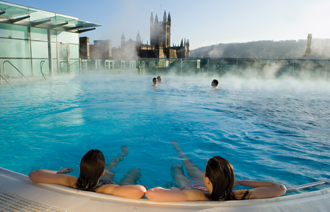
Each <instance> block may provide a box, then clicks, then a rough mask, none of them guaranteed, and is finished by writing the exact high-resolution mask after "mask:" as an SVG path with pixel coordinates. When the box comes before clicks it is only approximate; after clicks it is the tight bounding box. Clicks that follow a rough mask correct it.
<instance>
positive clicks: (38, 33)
mask: <svg viewBox="0 0 330 212" xmlns="http://www.w3.org/2000/svg"><path fill="white" fill-rule="evenodd" d="M31 40H40V41H48V39H47V29H40V28H35V27H31Z"/></svg>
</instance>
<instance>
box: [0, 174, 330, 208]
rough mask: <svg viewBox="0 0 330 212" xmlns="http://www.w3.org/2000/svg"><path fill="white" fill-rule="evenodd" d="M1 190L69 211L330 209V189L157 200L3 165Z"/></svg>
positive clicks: (0, 179)
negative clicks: (39, 178) (48, 179)
mask: <svg viewBox="0 0 330 212" xmlns="http://www.w3.org/2000/svg"><path fill="white" fill-rule="evenodd" d="M0 191H1V192H4V193H9V194H14V195H16V196H19V197H22V198H25V199H28V200H30V201H34V202H37V203H40V204H44V205H48V206H52V207H55V208H59V209H62V210H67V211H132V210H134V211H168V210H173V211H256V212H258V211H266V212H267V211H270V212H273V211H274V212H275V211H299V212H305V211H306V212H307V211H329V210H328V209H329V208H330V188H325V189H322V190H318V191H312V192H305V193H301V194H296V195H289V196H284V197H278V198H272V199H259V200H244V201H226V202H213V201H212V202H211V201H210V202H205V201H200V202H177V203H155V202H151V201H149V200H147V199H140V200H131V199H127V198H122V197H117V196H112V195H105V194H99V193H94V192H86V191H78V190H76V189H72V188H68V187H64V186H58V185H49V184H36V183H32V182H31V181H30V180H29V178H28V176H26V175H22V174H19V173H17V172H13V171H10V170H7V169H4V168H0Z"/></svg>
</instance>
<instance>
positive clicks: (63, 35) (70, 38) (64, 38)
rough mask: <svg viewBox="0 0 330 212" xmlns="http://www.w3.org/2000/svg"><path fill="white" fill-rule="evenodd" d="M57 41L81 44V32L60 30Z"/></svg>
mask: <svg viewBox="0 0 330 212" xmlns="http://www.w3.org/2000/svg"><path fill="white" fill-rule="evenodd" d="M57 42H62V43H72V44H79V34H77V33H70V32H58V35H57Z"/></svg>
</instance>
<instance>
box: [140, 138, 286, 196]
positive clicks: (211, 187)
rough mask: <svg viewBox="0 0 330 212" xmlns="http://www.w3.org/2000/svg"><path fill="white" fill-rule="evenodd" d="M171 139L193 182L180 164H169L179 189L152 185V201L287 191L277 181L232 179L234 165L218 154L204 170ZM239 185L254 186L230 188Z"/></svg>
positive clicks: (265, 194)
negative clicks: (185, 174) (243, 188)
mask: <svg viewBox="0 0 330 212" xmlns="http://www.w3.org/2000/svg"><path fill="white" fill-rule="evenodd" d="M171 142H172V144H173V146H174V147H175V149H176V151H177V153H178V156H179V157H180V158H181V160H182V162H183V164H184V165H185V167H186V169H187V171H188V175H189V176H190V177H191V178H192V179H193V181H192V180H190V179H189V178H188V177H186V176H184V174H183V168H182V166H181V165H180V164H174V165H172V167H171V171H172V177H173V179H174V181H175V182H176V183H177V184H179V186H180V187H181V188H180V189H179V188H171V189H164V188H161V187H157V188H152V189H150V190H148V191H147V193H146V197H147V198H148V199H149V200H151V201H155V202H182V201H211V200H212V201H219V200H244V199H263V198H272V197H278V196H281V195H283V194H285V192H286V188H285V186H283V185H281V184H278V183H273V182H268V181H249V180H241V181H238V180H235V175H234V169H233V166H232V165H231V164H230V163H229V162H228V161H227V160H226V159H224V158H222V157H220V156H215V157H212V158H210V159H209V160H208V161H207V164H206V167H205V172H204V173H203V172H202V171H201V170H200V169H199V168H197V166H196V165H195V164H193V163H192V162H191V160H190V159H189V158H187V157H186V155H185V154H184V152H183V151H182V150H181V149H180V147H179V146H178V144H177V142H176V141H171ZM239 185H245V186H251V187H254V188H253V189H249V190H247V189H245V190H236V191H233V189H234V187H236V186H239Z"/></svg>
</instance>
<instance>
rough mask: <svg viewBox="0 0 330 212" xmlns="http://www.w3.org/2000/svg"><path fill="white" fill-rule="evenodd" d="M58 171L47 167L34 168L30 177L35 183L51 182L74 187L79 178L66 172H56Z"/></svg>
mask: <svg viewBox="0 0 330 212" xmlns="http://www.w3.org/2000/svg"><path fill="white" fill-rule="evenodd" d="M56 173H57V171H51V170H46V169H38V170H34V171H32V172H31V173H30V174H29V178H30V180H31V181H32V182H34V183H49V184H58V185H63V186H68V187H72V186H73V185H74V184H75V183H76V182H77V178H76V177H74V176H71V175H66V174H56Z"/></svg>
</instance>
